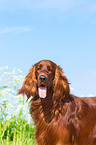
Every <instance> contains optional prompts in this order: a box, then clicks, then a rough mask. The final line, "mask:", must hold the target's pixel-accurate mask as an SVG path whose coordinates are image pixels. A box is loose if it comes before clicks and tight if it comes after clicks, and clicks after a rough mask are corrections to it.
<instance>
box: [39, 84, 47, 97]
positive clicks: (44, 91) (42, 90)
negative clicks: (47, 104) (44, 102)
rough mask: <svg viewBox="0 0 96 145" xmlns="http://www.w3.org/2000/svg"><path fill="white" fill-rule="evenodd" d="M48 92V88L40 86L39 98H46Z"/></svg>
mask: <svg viewBox="0 0 96 145" xmlns="http://www.w3.org/2000/svg"><path fill="white" fill-rule="evenodd" d="M47 90H48V87H45V86H44V85H41V86H39V87H38V93H39V97H40V98H46V96H47Z"/></svg>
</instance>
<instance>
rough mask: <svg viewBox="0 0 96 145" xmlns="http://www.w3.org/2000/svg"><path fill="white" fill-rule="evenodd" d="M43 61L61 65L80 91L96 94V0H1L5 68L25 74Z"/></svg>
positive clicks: (0, 59)
mask: <svg viewBox="0 0 96 145" xmlns="http://www.w3.org/2000/svg"><path fill="white" fill-rule="evenodd" d="M42 59H50V60H52V61H54V62H55V63H56V64H58V65H60V66H61V67H62V68H63V70H64V72H65V75H66V76H67V78H68V80H69V82H70V83H71V85H70V86H71V87H72V88H74V90H73V91H72V93H74V94H75V95H78V96H81V95H84V96H88V95H89V94H94V95H96V1H95V0H91V1H90V0H78V1H77V0H35V1H33V0H14V1H13V0H0V67H3V66H6V65H7V66H9V69H10V70H12V69H13V68H14V67H16V68H20V69H21V70H22V72H23V75H26V74H27V73H28V70H29V69H30V67H31V66H32V65H33V64H34V63H36V62H38V61H39V60H42Z"/></svg>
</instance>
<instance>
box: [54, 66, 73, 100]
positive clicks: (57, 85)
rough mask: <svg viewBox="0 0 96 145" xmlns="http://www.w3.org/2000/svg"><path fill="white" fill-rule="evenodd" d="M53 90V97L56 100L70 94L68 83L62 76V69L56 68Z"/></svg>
mask: <svg viewBox="0 0 96 145" xmlns="http://www.w3.org/2000/svg"><path fill="white" fill-rule="evenodd" d="M53 90H54V97H56V98H57V97H58V98H59V97H63V96H64V95H67V94H68V93H69V92H70V89H69V82H68V80H67V78H66V77H65V75H64V74H63V71H62V68H61V67H60V66H56V70H55V78H54V80H53Z"/></svg>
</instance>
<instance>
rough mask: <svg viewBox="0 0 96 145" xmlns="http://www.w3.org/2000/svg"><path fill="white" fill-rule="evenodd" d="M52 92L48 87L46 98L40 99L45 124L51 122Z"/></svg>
mask: <svg viewBox="0 0 96 145" xmlns="http://www.w3.org/2000/svg"><path fill="white" fill-rule="evenodd" d="M52 96H53V90H52V88H51V87H50V88H49V90H48V93H47V96H46V98H44V99H41V105H42V111H43V113H44V119H45V122H46V123H47V122H48V123H49V122H51V120H52V118H53V100H52Z"/></svg>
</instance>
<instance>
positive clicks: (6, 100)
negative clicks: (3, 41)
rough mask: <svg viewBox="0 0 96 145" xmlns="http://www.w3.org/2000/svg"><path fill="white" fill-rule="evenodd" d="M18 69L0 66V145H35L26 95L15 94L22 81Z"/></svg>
mask: <svg viewBox="0 0 96 145" xmlns="http://www.w3.org/2000/svg"><path fill="white" fill-rule="evenodd" d="M23 78H24V77H23V76H22V73H21V71H20V70H19V69H13V71H12V72H10V71H9V69H8V67H4V68H0V145H35V140H34V130H35V127H34V124H33V123H31V122H32V121H31V116H30V114H29V112H28V111H29V107H28V101H26V96H25V97H23V96H22V95H19V96H16V94H17V92H18V89H19V88H20V85H21V83H22V81H23Z"/></svg>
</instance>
